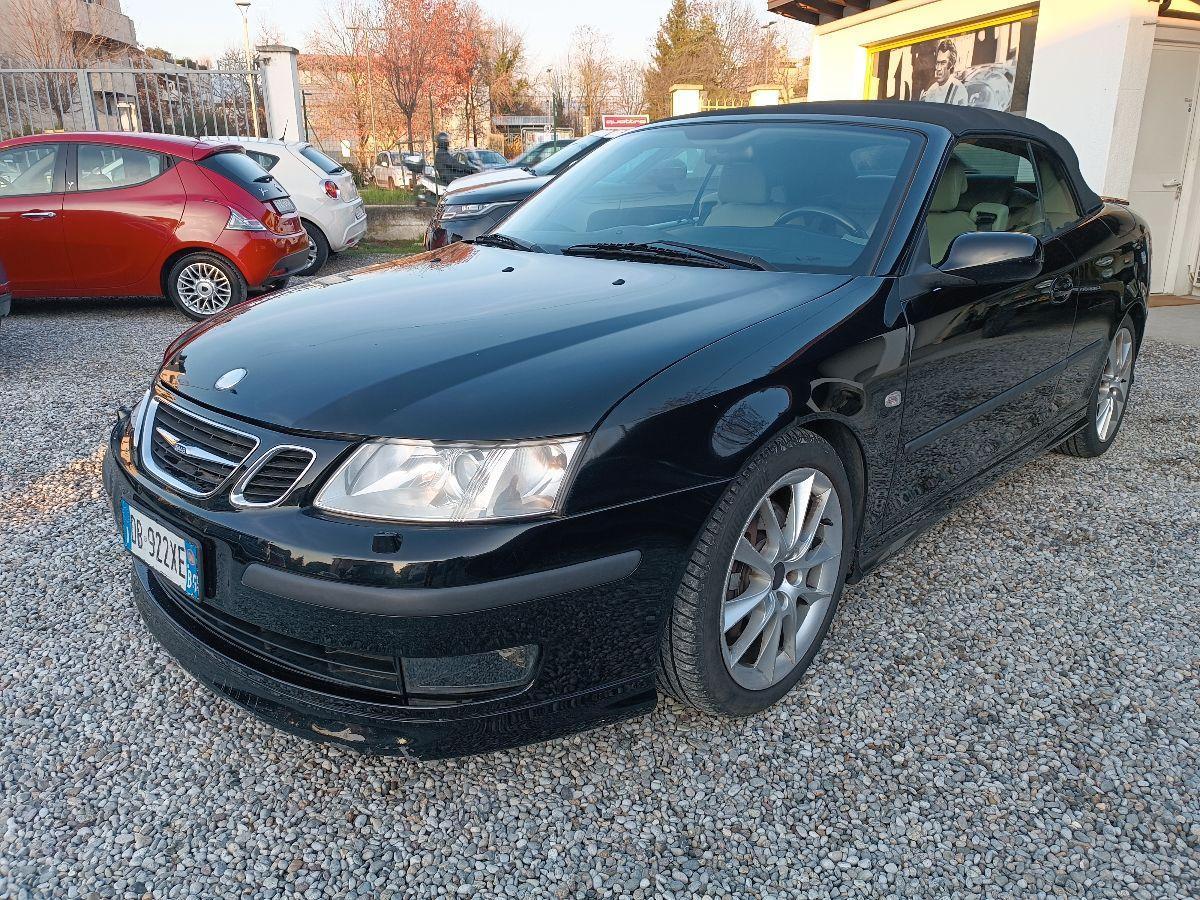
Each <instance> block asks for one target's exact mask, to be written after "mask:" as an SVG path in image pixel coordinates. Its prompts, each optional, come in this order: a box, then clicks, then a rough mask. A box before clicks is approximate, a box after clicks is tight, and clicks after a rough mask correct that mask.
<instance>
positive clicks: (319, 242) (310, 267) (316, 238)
mask: <svg viewBox="0 0 1200 900" xmlns="http://www.w3.org/2000/svg"><path fill="white" fill-rule="evenodd" d="M304 230H305V231H306V232H307V233H308V241H309V246H308V263H307V264H306V265H305V266H304V268H303V269H301V270H300V271H299V272H297V273H296V274H297V275H316V274H317V273H318V272H320V271H321V267H322V266H324V265H325V263H326V262H328V261H329V241H327V240H326V239H325V233H324V232H323V231H321V229H320V228H318V227H317V226H316V225H314V224H312V223H311V222H305V223H304Z"/></svg>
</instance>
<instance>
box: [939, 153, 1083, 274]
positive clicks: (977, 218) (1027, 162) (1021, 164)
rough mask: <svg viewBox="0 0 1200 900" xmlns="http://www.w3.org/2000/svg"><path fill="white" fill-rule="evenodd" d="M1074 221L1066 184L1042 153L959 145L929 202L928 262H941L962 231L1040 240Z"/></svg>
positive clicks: (1075, 213)
mask: <svg viewBox="0 0 1200 900" xmlns="http://www.w3.org/2000/svg"><path fill="white" fill-rule="evenodd" d="M1035 168H1036V175H1035V174H1034V173H1035ZM1079 217H1080V213H1079V207H1078V204H1077V203H1076V201H1075V195H1074V193H1073V192H1072V190H1071V187H1070V184H1069V183H1068V182H1067V180H1066V177H1065V175H1064V174H1063V173H1062V172H1061V171H1060V169H1059V166H1058V165H1057V164H1056V163H1055V162H1053V160H1052V159H1051V157H1049V156H1047V155H1046V153H1045V151H1042V150H1041V149H1040V148H1036V149H1034V148H1031V147H1030V145H1029V144H1026V143H1024V142H1022V141H1001V140H994V141H989V140H977V141H963V142H961V143H959V144H958V145H957V146H956V147H955V148H954V151H953V154H952V156H951V158H950V161H949V163H948V164H947V167H946V170H945V171H944V172H943V173H942V177H941V180H940V181H939V182H938V185H937V188H936V189H935V191H934V194H933V199H932V200H931V202H930V207H929V214H928V218H927V231H928V234H929V258H930V260H931V261H933V262H935V263H938V262H941V261H942V260H943V259H945V257H946V253H947V252H948V251H949V248H950V244H951V243H952V242H953V241H954V239H955V238H956V237H958V236H959V235H960V234H966V233H967V232H971V231H1020V232H1025V233H1028V234H1033V235H1036V236H1037V237H1041V238H1045V237H1049V236H1050V235H1052V234H1054V233H1056V232H1058V231H1060V230H1062V229H1063V228H1065V227H1066V226H1068V225H1070V224H1071V223H1073V222H1075V221H1077V220H1078V219H1079Z"/></svg>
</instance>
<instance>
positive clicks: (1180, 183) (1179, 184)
mask: <svg viewBox="0 0 1200 900" xmlns="http://www.w3.org/2000/svg"><path fill="white" fill-rule="evenodd" d="M1163 187H1173V188H1177V187H1183V181H1181V180H1180V179H1178V178H1176V179H1174V180H1172V181H1164V182H1163Z"/></svg>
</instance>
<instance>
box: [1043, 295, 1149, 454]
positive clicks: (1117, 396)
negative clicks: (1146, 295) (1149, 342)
mask: <svg viewBox="0 0 1200 900" xmlns="http://www.w3.org/2000/svg"><path fill="white" fill-rule="evenodd" d="M1136 362H1137V334H1136V333H1135V332H1134V330H1133V320H1132V319H1130V318H1129V316H1126V317H1125V319H1124V321H1122V322H1121V324H1120V326H1118V328H1117V331H1116V333H1115V334H1114V335H1113V337H1112V340H1111V341H1109V344H1108V353H1107V354H1106V355H1105V357H1104V365H1103V366H1102V367H1101V369H1100V375H1099V376H1098V378H1097V380H1096V384H1095V389H1094V390H1093V392H1092V402H1091V405H1090V406H1089V407H1088V410H1089V415H1088V424H1087V426H1086V427H1084V428H1083V430H1082V431H1079V432H1077V433H1076V434H1075V435H1073V436H1072V437H1071V438H1069V439H1068V440H1066V441H1064V442H1063V443H1062V444H1059V446H1058V447H1057V448H1056V449H1057V450H1058V451H1059V452H1060V453H1066V454H1067V455H1068V456H1081V457H1084V458H1091V457H1095V456H1100V455H1101V454H1102V453H1105V452H1106V451H1107V450H1108V448H1109V447H1111V446H1112V443H1113V441H1114V440H1116V438H1117V433H1118V432H1119V431H1120V430H1121V422H1122V421H1124V419H1125V408H1126V406H1128V404H1129V389H1130V388H1131V387H1132V386H1133V369H1134V364H1135V363H1136Z"/></svg>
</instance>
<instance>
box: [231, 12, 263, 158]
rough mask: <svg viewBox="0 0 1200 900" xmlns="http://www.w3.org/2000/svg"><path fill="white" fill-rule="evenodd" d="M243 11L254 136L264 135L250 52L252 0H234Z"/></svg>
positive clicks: (243, 31)
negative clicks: (259, 125) (260, 127)
mask: <svg viewBox="0 0 1200 900" xmlns="http://www.w3.org/2000/svg"><path fill="white" fill-rule="evenodd" d="M233 2H234V4H235V5H236V6H237V8H238V9H239V10H241V13H242V43H243V44H244V45H245V48H246V87H247V88H248V89H249V91H250V115H251V116H253V117H254V136H255V137H262V134H261V132H260V131H259V127H258V92H257V91H256V90H255V89H254V57H253V56H251V54H250V0H233Z"/></svg>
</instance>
